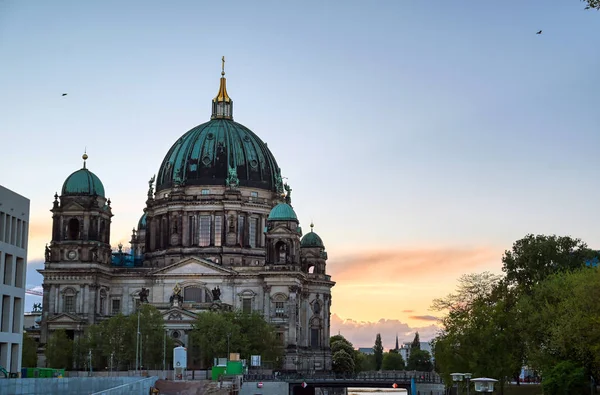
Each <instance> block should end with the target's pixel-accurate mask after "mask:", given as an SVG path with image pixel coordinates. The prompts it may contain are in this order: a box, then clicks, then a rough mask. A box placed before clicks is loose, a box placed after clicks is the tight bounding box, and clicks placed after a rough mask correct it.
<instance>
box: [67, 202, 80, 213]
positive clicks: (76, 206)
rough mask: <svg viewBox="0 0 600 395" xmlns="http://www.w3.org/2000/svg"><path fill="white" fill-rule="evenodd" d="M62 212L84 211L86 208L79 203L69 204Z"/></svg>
mask: <svg viewBox="0 0 600 395" xmlns="http://www.w3.org/2000/svg"><path fill="white" fill-rule="evenodd" d="M61 209H62V211H63V212H65V211H83V210H85V207H83V206H82V205H81V204H79V203H77V202H69V203H68V204H67V205H65V206H62V207H61Z"/></svg>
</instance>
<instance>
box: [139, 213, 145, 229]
mask: <svg viewBox="0 0 600 395" xmlns="http://www.w3.org/2000/svg"><path fill="white" fill-rule="evenodd" d="M145 229H146V213H144V214H143V215H142V217H141V218H140V221H139V222H138V231H139V230H145Z"/></svg>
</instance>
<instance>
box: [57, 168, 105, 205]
mask: <svg viewBox="0 0 600 395" xmlns="http://www.w3.org/2000/svg"><path fill="white" fill-rule="evenodd" d="M62 195H63V196H70V195H71V196H77V195H79V196H96V195H97V196H101V197H105V196H104V185H102V182H101V181H100V179H99V178H98V177H97V176H96V175H95V174H94V173H92V172H91V171H89V170H88V169H86V168H85V163H84V167H83V169H80V170H77V171H76V172H74V173H72V174H71V175H70V176H69V177H67V179H66V180H65V182H64V184H63V187H62Z"/></svg>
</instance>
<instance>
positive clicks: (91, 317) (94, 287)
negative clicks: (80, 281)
mask: <svg viewBox="0 0 600 395" xmlns="http://www.w3.org/2000/svg"><path fill="white" fill-rule="evenodd" d="M88 289H89V290H90V292H89V296H88V304H89V311H90V313H89V314H88V323H90V324H94V323H95V321H96V298H97V295H98V284H89V285H88Z"/></svg>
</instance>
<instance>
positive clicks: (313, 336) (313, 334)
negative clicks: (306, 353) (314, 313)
mask: <svg viewBox="0 0 600 395" xmlns="http://www.w3.org/2000/svg"><path fill="white" fill-rule="evenodd" d="M310 346H311V347H312V348H319V328H310Z"/></svg>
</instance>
